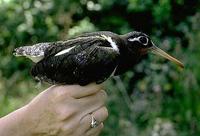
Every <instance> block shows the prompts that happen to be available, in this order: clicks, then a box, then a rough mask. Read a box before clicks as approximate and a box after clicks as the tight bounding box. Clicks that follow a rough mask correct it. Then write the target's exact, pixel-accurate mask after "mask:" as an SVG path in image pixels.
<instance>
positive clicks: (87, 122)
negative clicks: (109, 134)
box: [79, 107, 108, 133]
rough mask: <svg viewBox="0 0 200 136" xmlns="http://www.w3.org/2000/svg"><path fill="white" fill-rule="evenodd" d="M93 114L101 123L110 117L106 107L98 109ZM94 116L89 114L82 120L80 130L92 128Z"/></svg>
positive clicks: (84, 130)
mask: <svg viewBox="0 0 200 136" xmlns="http://www.w3.org/2000/svg"><path fill="white" fill-rule="evenodd" d="M92 116H93V117H94V118H95V119H96V120H97V122H98V123H99V124H100V123H102V122H104V121H105V120H106V118H107V117H108V110H107V109H106V107H101V108H100V109H98V110H96V111H95V112H93V113H92ZM92 116H91V115H90V114H87V115H86V116H85V117H83V118H82V119H81V120H80V127H79V128H80V130H81V131H82V132H83V133H84V132H86V131H87V130H89V129H90V128H91V122H92Z"/></svg>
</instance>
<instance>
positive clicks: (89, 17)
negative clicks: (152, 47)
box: [0, 0, 200, 136]
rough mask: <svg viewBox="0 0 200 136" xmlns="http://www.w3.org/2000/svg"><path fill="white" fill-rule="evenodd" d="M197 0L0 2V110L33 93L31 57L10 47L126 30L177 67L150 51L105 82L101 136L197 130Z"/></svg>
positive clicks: (181, 134)
mask: <svg viewBox="0 0 200 136" xmlns="http://www.w3.org/2000/svg"><path fill="white" fill-rule="evenodd" d="M199 9H200V3H199V2H198V1H192V0H177V1H172V0H94V1H93V0H81V1H78V0H65V1H63V0H55V1H53V0H43V1H38V0H0V57H1V61H0V115H1V116H4V115H6V114H8V113H9V112H11V111H13V110H15V109H17V108H19V107H21V106H22V105H24V104H26V103H27V102H28V101H30V100H31V98H32V97H34V96H35V95H37V94H38V93H39V91H38V90H42V89H37V88H36V87H35V86H36V84H37V83H35V82H34V81H33V80H32V78H31V77H30V75H29V70H30V68H31V62H30V61H29V60H27V59H25V58H15V57H13V56H12V51H13V49H14V48H16V47H18V46H22V45H27V44H34V43H38V42H45V41H55V40H64V39H67V38H68V37H71V36H74V35H77V34H80V33H83V32H86V31H87V32H89V31H96V30H110V31H113V32H116V33H119V34H123V33H126V32H129V31H133V30H139V31H143V32H145V33H147V34H149V35H151V37H152V39H153V41H155V44H156V45H158V46H160V47H161V48H163V49H164V50H166V51H167V52H169V53H170V54H173V55H174V56H176V57H177V58H180V60H182V61H183V62H184V64H185V66H186V68H185V69H184V70H181V69H179V68H177V67H176V66H175V65H174V64H172V63H170V62H168V61H166V60H164V59H162V58H159V57H157V56H154V55H148V56H145V59H144V60H143V61H142V62H141V63H139V64H138V65H137V66H136V67H134V68H133V69H132V70H130V71H129V72H127V73H126V74H124V75H122V76H120V78H115V79H113V80H110V81H108V82H106V86H107V87H106V88H107V90H108V94H109V100H108V108H109V113H110V116H109V118H108V120H107V121H106V123H105V129H104V132H103V134H102V135H105V136H107V135H111V136H113V135H118V136H120V135H123V136H146V135H152V136H176V135H178V136H188V135H191V136H192V135H193V136H197V135H200V123H199V122H200V100H199V96H200V91H199V90H200V76H199V75H200V63H198V58H200V48H199V44H200V12H199Z"/></svg>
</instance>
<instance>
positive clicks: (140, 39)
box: [128, 36, 149, 45]
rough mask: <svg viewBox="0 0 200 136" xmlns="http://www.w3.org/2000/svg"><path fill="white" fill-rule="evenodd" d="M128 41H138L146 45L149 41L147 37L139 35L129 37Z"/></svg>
mask: <svg viewBox="0 0 200 136" xmlns="http://www.w3.org/2000/svg"><path fill="white" fill-rule="evenodd" d="M128 41H130V42H134V41H138V42H140V43H141V44H143V45H147V44H148V42H149V39H148V38H146V37H145V36H140V37H134V38H129V39H128Z"/></svg>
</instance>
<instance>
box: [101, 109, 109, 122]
mask: <svg viewBox="0 0 200 136" xmlns="http://www.w3.org/2000/svg"><path fill="white" fill-rule="evenodd" d="M102 110H103V115H104V118H105V119H106V118H108V114H109V113H108V109H107V108H106V107H103V109H102Z"/></svg>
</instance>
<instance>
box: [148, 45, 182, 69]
mask: <svg viewBox="0 0 200 136" xmlns="http://www.w3.org/2000/svg"><path fill="white" fill-rule="evenodd" d="M150 51H151V52H152V53H154V54H156V55H159V56H162V57H164V58H166V59H168V60H170V61H172V62H174V63H176V64H177V65H178V66H179V67H180V68H182V69H183V68H184V64H183V63H182V62H180V61H179V60H177V59H176V58H174V57H172V56H171V55H169V54H167V53H166V52H164V51H163V50H161V49H160V48H158V47H157V46H155V45H154V46H153V47H151V48H150Z"/></svg>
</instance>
